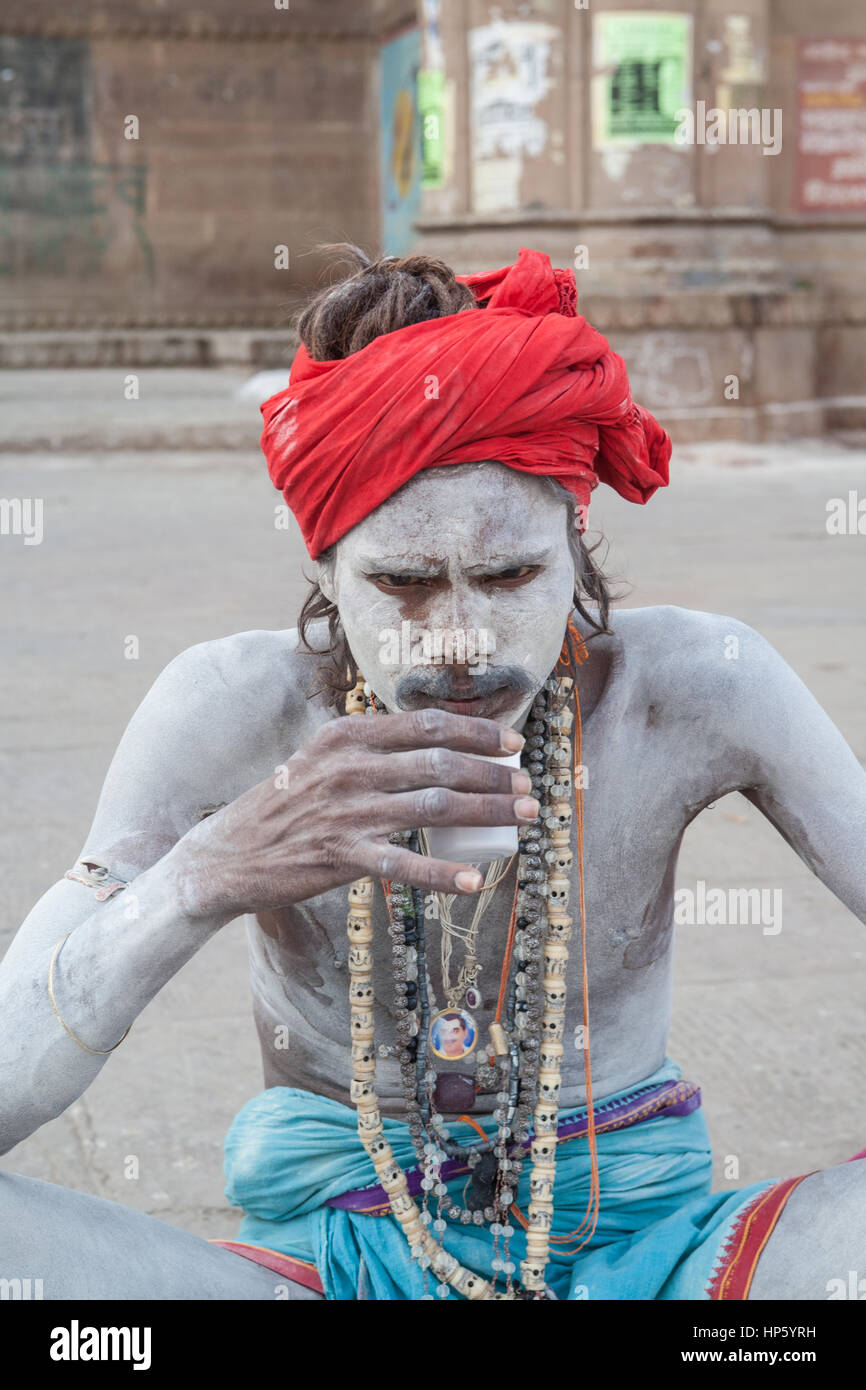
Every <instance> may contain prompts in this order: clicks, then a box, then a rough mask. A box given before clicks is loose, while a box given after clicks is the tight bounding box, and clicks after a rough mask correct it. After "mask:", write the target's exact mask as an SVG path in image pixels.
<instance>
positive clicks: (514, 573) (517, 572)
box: [486, 565, 539, 584]
mask: <svg viewBox="0 0 866 1390" xmlns="http://www.w3.org/2000/svg"><path fill="white" fill-rule="evenodd" d="M538 570H539V566H538V565H512V567H511V568H510V569H505V570H499V571H498V572H497V573H496V574H490V575H488V576H487V581H486V582H487V583H488V584H521V583H525V582H526V581H527V580H528V579H533V578H534V577H535V575H536V574H538Z"/></svg>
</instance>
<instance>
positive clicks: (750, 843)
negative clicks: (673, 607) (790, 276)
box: [0, 369, 866, 1236]
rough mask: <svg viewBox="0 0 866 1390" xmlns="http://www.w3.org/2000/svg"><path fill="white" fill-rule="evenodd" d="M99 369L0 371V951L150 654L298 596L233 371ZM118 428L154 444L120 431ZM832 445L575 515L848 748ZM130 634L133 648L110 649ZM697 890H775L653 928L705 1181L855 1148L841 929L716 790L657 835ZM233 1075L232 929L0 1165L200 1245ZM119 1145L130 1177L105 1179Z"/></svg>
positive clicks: (249, 1083)
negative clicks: (763, 915)
mask: <svg viewBox="0 0 866 1390" xmlns="http://www.w3.org/2000/svg"><path fill="white" fill-rule="evenodd" d="M125 375H128V373H126V372H125V371H124V370H121V369H118V370H117V371H100V372H89V373H86V372H67V373H60V372H20V373H11V372H10V373H5V374H3V375H2V376H0V419H2V424H0V450H3V452H0V472H2V477H0V497H2V498H7V499H9V498H41V499H43V501H44V513H43V517H44V521H43V525H44V535H43V539H42V542H41V544H38V545H25V544H24V538H23V536H21V535H14V534H10V535H5V534H4V535H0V584H2V593H3V596H4V611H5V623H4V634H3V659H2V663H0V718H2V726H0V764H2V772H3V782H2V785H3V788H4V794H3V797H2V801H0V821H2V839H0V843H2V859H0V862H2V871H3V881H4V889H5V891H4V894H3V903H2V918H0V947H2V948H3V949H5V946H6V944H7V943H8V941H9V939H10V937H11V935H12V934H13V933H14V931H15V930H16V928H17V926H18V924H19V922H20V921H21V919H22V918H23V917H24V916H25V915H26V913H27V911H28V910H29V909H30V907H31V906H32V905H33V903H34V902H35V901H36V899H37V898H38V896H39V894H40V893H41V892H42V891H44V889H45V888H47V887H48V886H49V885H50V884H51V883H52V882H53V881H54V880H55V879H56V878H58V877H59V876H61V875H62V873H63V871H64V870H65V869H66V868H67V867H68V866H69V865H70V864H71V863H72V862H73V860H74V859H75V857H76V855H77V853H78V850H79V848H80V846H81V843H82V841H83V839H84V836H85V833H86V830H87V827H88V824H89V821H90V816H91V813H92V810H93V807H94V804H95V801H96V797H97V794H98V791H99V787H100V784H101V781H102V778H103V776H104V773H105V770H106V768H107V765H108V761H109V759H110V756H111V753H112V751H113V749H114V747H115V745H116V743H117V740H118V738H119V736H120V734H121V732H122V730H123V728H124V726H125V724H126V721H127V720H128V718H129V716H130V715H131V713H132V711H133V710H134V708H135V707H136V705H137V703H138V702H139V700H140V699H141V698H142V696H143V695H144V693H145V692H146V690H147V689H148V687H149V685H150V684H151V682H152V680H153V679H154V677H155V676H156V675H157V673H158V672H159V671H160V669H161V668H162V667H163V666H164V665H165V664H166V662H168V661H169V660H170V659H171V658H172V657H173V656H174V655H175V654H176V653H177V652H178V651H180V650H181V649H182V648H184V647H187V646H189V645H191V644H192V643H194V642H199V641H202V640H204V639H207V638H211V637H216V636H219V635H222V634H225V633H229V632H235V631H240V630H243V629H248V628H276V627H287V626H292V625H293V623H294V621H295V617H296V614H297V611H298V607H299V604H300V601H301V599H302V597H303V595H304V594H305V592H306V584H305V581H304V579H303V576H302V572H301V569H302V560H303V556H304V552H303V549H302V546H301V542H300V539H299V536H298V534H297V532H295V531H294V530H293V531H292V532H291V533H286V532H285V531H278V530H276V529H275V528H274V524H273V517H274V505H275V502H276V501H277V500H278V499H277V498H276V495H275V494H274V493H273V491H272V489H271V487H270V484H269V482H268V480H267V477H266V475H265V471H264V466H263V462H262V460H261V457H260V455H259V454H258V452H257V448H256V439H257V435H258V429H259V417H258V412H257V410H256V406H255V402H254V401H251V400H249V399H247V400H238V399H237V398H236V397H235V395H234V392H235V389H236V387H237V386H238V384H239V383H240V382H241V381H242V380H243V377H242V375H241V374H239V373H235V372H229V371H222V372H210V373H204V372H191V371H184V370H176V371H162V372H141V373H140V374H139V375H140V378H141V380H140V388H141V395H140V397H139V399H138V400H137V401H125V400H123V395H122V389H123V379H124V376H125ZM136 412H138V413H137V414H136ZM147 440H151V441H156V442H157V443H158V444H159V447H158V448H155V449H153V448H152V449H148V450H145V449H141V448H140V445H141V444H142V443H143V442H147ZM4 441H5V442H4ZM856 442H857V441H855V440H853V439H848V440H847V441H843V440H841V439H839V438H834V439H830V440H824V441H817V440H807V441H804V442H801V443H798V444H796V445H780V446H775V447H772V448H768V447H759V446H754V445H741V444H708V445H703V446H688V447H683V448H681V449H679V450H677V451H676V452H675V456H674V466H673V484H672V486H671V488H670V489H669V490H668V492H667V493H665V494H659V495H658V496H657V497H656V498H654V499H653V501H652V503H651V504H650V506H648V507H647V508H646V509H643V508H637V507H632V506H630V505H629V504H627V503H624V502H622V501H620V499H619V498H617V497H615V496H612V495H610V494H606V492H605V489H603V488H600V489H599V490H598V492H597V493H596V497H595V501H594V503H593V510H592V520H593V526H594V527H595V528H596V529H601V530H604V532H605V533H606V534H607V535H608V537H609V541H610V553H609V557H608V561H607V569H608V571H609V573H611V574H612V575H614V576H615V577H616V576H621V577H625V578H627V579H628V581H629V583H630V585H631V590H630V593H629V594H628V597H627V598H626V599H625V600H624V602H625V603H626V604H627V605H628V606H643V605H647V604H657V603H676V604H681V605H682V606H684V607H687V608H696V609H708V610H712V611H715V612H720V613H725V614H729V615H732V616H734V617H737V618H740V619H742V620H744V621H745V622H747V623H750V624H752V625H753V626H754V627H756V628H757V629H758V630H759V631H760V632H761V633H763V634H764V635H765V636H766V637H767V638H768V639H769V640H770V641H771V642H772V643H773V644H774V645H775V646H776V647H777V648H778V649H779V650H780V651H781V652H782V654H783V655H784V656H785V658H786V659H787V660H788V661H789V662H790V663H791V665H792V666H793V667H794V668H795V670H796V671H797V672H798V673H799V675H800V676H801V677H802V678H803V679H804V680H805V681H806V683H807V685H809V687H810V688H811V689H812V690H813V692H814V693H815V695H816V696H817V697H818V699H819V700H820V701H821V703H822V704H823V705H824V707H825V708H826V709H827V710H828V712H829V713H830V715H831V716H832V718H833V719H834V720H835V721H836V723H837V724H838V725H839V727H840V728H841V730H842V732H843V733H844V734H845V736H846V737H847V739H848V741H849V742H850V744H851V745H852V747H853V748H854V750H855V752H856V753H857V755H858V756H859V757H860V759H861V761H863V760H864V759H866V582H864V575H866V535H863V536H858V535H842V536H830V535H828V533H827V529H826V524H825V523H826V505H827V502H828V500H829V499H831V498H836V497H839V498H845V499H847V497H848V494H849V492H850V491H852V490H853V491H855V492H857V494H858V497H859V498H866V449H860V450H858V449H857V448H856V447H854V445H855V444H856ZM862 442H863V441H861V443H862ZM309 568H310V566H309V564H308V565H307V569H308V570H309ZM130 637H137V638H138V643H139V656H138V658H137V659H127V657H126V656H125V650H128V648H129V645H130V644H129V643H128V642H127V639H128V638H130ZM796 755H797V750H796V749H792V750H791V756H792V757H796ZM864 848H866V847H864ZM698 880H703V881H704V882H705V883H706V884H707V885H708V886H709V887H721V888H723V889H724V888H728V887H736V888H762V887H765V888H770V889H775V888H780V889H781V890H782V893H783V906H784V913H783V925H782V930H781V931H779V932H778V933H777V934H768V933H765V932H764V931H763V930H762V927H761V926H760V925H758V924H756V925H751V926H748V925H746V926H726V927H710V926H682V927H679V928H677V932H678V964H677V975H676V1000H675V1022H674V1028H673V1033H672V1036H671V1041H670V1047H669V1052H670V1055H671V1056H672V1057H674V1058H675V1059H676V1060H678V1061H679V1062H680V1064H681V1065H682V1067H683V1069H684V1071H685V1074H686V1075H687V1076H689V1077H693V1078H695V1079H696V1080H698V1081H699V1082H700V1083H701V1085H702V1086H703V1091H704V1102H705V1106H706V1111H707V1115H708V1118H709V1122H710V1129H711V1132H712V1135H713V1140H714V1148H715V1151H716V1156H717V1182H718V1185H720V1186H736V1185H738V1184H743V1183H748V1182H751V1181H752V1180H753V1179H756V1178H760V1177H771V1176H783V1175H787V1174H793V1173H799V1172H803V1171H808V1170H811V1169H813V1168H816V1167H820V1166H824V1165H828V1164H832V1163H835V1162H840V1161H841V1160H843V1159H845V1158H847V1157H848V1156H850V1154H852V1153H853V1152H854V1151H855V1150H857V1149H859V1148H862V1147H863V1146H864V1145H866V1102H864V1100H863V1085H862V1080H863V1075H864V1069H866V927H864V926H863V925H861V924H860V923H859V922H858V921H856V919H855V918H854V917H853V916H852V915H851V913H850V912H848V910H847V909H846V908H845V907H843V906H842V905H841V904H840V903H839V902H837V901H836V899H834V898H833V896H832V895H831V894H830V893H829V891H828V890H826V889H825V888H824V887H823V885H822V884H821V883H820V882H818V881H817V880H816V879H815V878H814V877H813V876H812V874H811V873H810V871H809V870H808V869H807V868H806V866H805V865H804V864H803V863H801V861H800V860H799V859H798V858H797V856H796V855H795V854H794V853H793V851H792V850H790V849H789V848H788V846H787V845H786V844H785V843H784V842H783V841H782V839H781V838H780V837H779V835H778V834H777V833H776V832H775V831H774V830H773V828H772V827H771V826H770V825H769V824H768V823H767V822H765V821H764V820H763V819H762V817H761V816H760V814H759V813H758V812H756V811H755V810H753V809H752V808H751V806H749V805H748V804H747V803H746V802H745V801H744V800H743V799H742V798H741V797H739V796H730V797H726V798H724V799H723V800H722V801H720V802H719V803H718V804H717V805H716V806H715V807H714V808H712V809H710V810H708V811H707V812H705V813H704V814H703V815H702V816H701V817H700V818H699V820H698V821H697V822H696V823H695V824H694V825H693V826H692V827H691V829H690V830H689V832H688V834H687V836H686V839H685V842H684V846H683V851H682V855H681V858H680V865H679V872H678V884H679V885H680V886H682V887H692V888H694V887H695V885H696V883H697V881H698ZM260 1086H261V1075H260V1069H259V1062H258V1056H257V1047H256V1041H255V1036H254V1032H253V1026H252V1021H251V1016H250V1008H249V989H248V984H247V978H246V963H245V946H244V938H243V932H242V929H241V928H240V927H239V925H238V924H234V925H232V926H231V927H229V928H227V929H225V930H224V931H223V932H221V933H220V934H219V936H218V937H217V938H215V939H214V940H213V942H212V943H211V944H210V945H209V946H208V947H207V948H205V949H204V950H203V951H202V952H200V953H199V955H198V956H196V957H195V958H194V959H193V960H192V961H191V962H190V963H189V964H188V965H187V966H186V968H185V969H184V970H183V971H182V972H181V973H180V975H179V976H178V977H176V978H175V980H173V981H172V983H171V984H170V985H169V986H168V987H167V988H166V989H165V990H163V992H162V993H161V994H160V995H159V996H158V998H157V999H156V1000H155V1001H154V1002H153V1003H152V1004H151V1006H150V1007H149V1008H148V1009H147V1010H146V1012H145V1013H144V1014H143V1015H142V1016H141V1018H140V1019H139V1020H138V1021H137V1022H136V1023H135V1025H134V1027H133V1030H132V1033H131V1034H130V1037H129V1039H128V1041H127V1042H126V1043H125V1044H124V1046H123V1047H122V1048H121V1049H120V1050H119V1051H118V1052H117V1054H116V1055H115V1056H113V1057H112V1058H111V1059H110V1060H109V1062H108V1063H107V1065H106V1066H105V1068H104V1069H103V1072H102V1074H101V1076H100V1077H99V1079H98V1080H97V1082H96V1083H95V1084H94V1086H92V1087H91V1089H90V1090H89V1091H88V1092H87V1093H86V1094H85V1096H84V1097H83V1098H82V1099H81V1100H80V1101H79V1102H77V1103H76V1104H75V1105H73V1106H71V1107H70V1109H69V1110H68V1111H67V1112H66V1113H65V1114H64V1115H62V1116H61V1117H60V1118H59V1119H57V1120H55V1121H53V1122H52V1123H51V1124H49V1125H46V1126H45V1127H44V1128H43V1129H42V1130H40V1131H39V1132H38V1133H36V1134H35V1135H33V1136H32V1137H31V1138H29V1139H28V1140H27V1141H26V1142H25V1143H23V1144H21V1145H19V1146H18V1147H17V1148H16V1149H14V1150H13V1151H12V1152H10V1153H9V1154H7V1155H5V1157H3V1159H2V1160H0V1165H2V1167H3V1168H6V1169H9V1170H12V1171H18V1172H21V1173H24V1174H29V1175H32V1176H36V1177H42V1178H47V1179H49V1180H51V1181H54V1182H59V1183H63V1184H66V1185H68V1186H71V1187H76V1188H80V1189H82V1190H84V1191H87V1192H92V1193H96V1194H99V1195H103V1196H106V1197H110V1198H112V1199H114V1200H116V1201H121V1202H125V1203H127V1204H129V1205H131V1206H135V1207H138V1208H141V1209H143V1210H146V1211H149V1212H153V1213H155V1214H157V1215H159V1216H161V1217H163V1218H164V1219H166V1220H168V1221H170V1222H172V1223H174V1224H177V1225H180V1226H184V1227H186V1228H188V1229H189V1230H192V1231H196V1232H198V1233H200V1234H202V1235H206V1236H220V1235H221V1236H230V1235H232V1234H234V1232H235V1230H236V1224H237V1214H236V1213H234V1212H233V1211H232V1209H231V1208H229V1207H228V1205H227V1203H226V1202H225V1199H224V1197H223V1183H222V1158H221V1145H222V1139H223V1135H224V1133H225V1130H226V1127H227V1125H228V1124H229V1122H230V1120H231V1118H232V1116H233V1115H234V1113H235V1112H236V1111H237V1109H238V1108H239V1107H240V1106H241V1105H242V1104H243V1102H244V1101H245V1100H246V1099H247V1098H248V1097H249V1096H251V1095H252V1094H253V1093H254V1092H256V1091H257V1090H258V1089H260ZM129 1154H135V1155H137V1156H138V1158H139V1161H140V1177H139V1179H138V1180H129V1179H127V1178H125V1177H124V1162H125V1159H126V1156H127V1155H129ZM732 1160H733V1161H732ZM737 1165H738V1171H737ZM734 1175H735V1176H734Z"/></svg>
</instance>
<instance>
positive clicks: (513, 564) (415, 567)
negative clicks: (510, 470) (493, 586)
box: [358, 548, 551, 579]
mask: <svg viewBox="0 0 866 1390" xmlns="http://www.w3.org/2000/svg"><path fill="white" fill-rule="evenodd" d="M550 553H551V551H550V548H548V549H546V550H542V551H538V552H534V553H532V554H529V555H527V554H525V553H523V554H520V553H518V554H508V555H491V556H490V558H489V559H488V560H486V561H484V562H482V563H480V564H477V565H467V567H466V573H467V574H472V575H484V574H495V573H497V572H498V571H499V570H502V569H520V568H522V566H524V565H540V564H543V563H544V561H545V560H547V559H548V558H549V556H550ZM358 562H359V564H360V565H361V568H362V569H364V570H366V571H367V572H368V573H369V574H398V575H400V576H402V577H404V578H419V579H435V578H436V576H437V575H440V574H442V573H444V571H445V569H446V568H447V563H446V561H444V560H443V561H442V562H441V563H440V564H438V565H419V564H407V563H406V559H405V557H403V556H401V557H398V556H395V557H394V558H393V559H392V560H388V559H387V558H384V557H383V556H380V555H377V556H374V555H359V557H358Z"/></svg>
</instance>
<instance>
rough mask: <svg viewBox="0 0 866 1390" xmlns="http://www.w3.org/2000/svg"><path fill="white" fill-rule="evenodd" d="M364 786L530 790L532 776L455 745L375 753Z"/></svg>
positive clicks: (505, 791) (394, 789)
mask: <svg viewBox="0 0 866 1390" xmlns="http://www.w3.org/2000/svg"><path fill="white" fill-rule="evenodd" d="M365 785H367V786H369V787H370V788H373V787H375V789H376V790H377V791H386V792H401V791H414V790H416V789H417V788H421V787H431V786H443V787H451V788H452V789H453V790H454V791H461V792H498V793H500V794H501V795H507V794H508V793H509V792H511V793H514V792H523V793H527V792H530V791H531V790H532V778H531V777H530V776H529V773H528V772H524V771H523V769H522V768H513V767H507V766H506V765H505V764H503V763H488V762H485V761H484V760H483V759H482V758H472V757H470V756H469V755H468V754H467V753H456V752H455V751H454V750H453V749H452V748H439V747H436V748H415V749H413V750H412V751H411V752H409V753H388V754H386V755H381V756H377V755H372V756H371V757H369V758H368V759H367V760H366V766H365Z"/></svg>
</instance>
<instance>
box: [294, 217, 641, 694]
mask: <svg viewBox="0 0 866 1390" xmlns="http://www.w3.org/2000/svg"><path fill="white" fill-rule="evenodd" d="M316 249H317V250H318V251H324V252H330V253H334V254H336V255H338V256H339V258H340V260H342V261H343V262H348V264H349V265H350V267H351V268H352V269H351V273H350V274H349V275H348V276H347V277H346V278H345V279H343V280H339V281H337V282H336V283H335V284H332V285H328V286H326V287H325V288H324V289H323V290H320V291H319V292H318V294H316V295H315V297H314V298H313V299H312V300H311V301H310V303H309V304H308V305H307V306H306V308H304V309H303V310H302V311H301V313H300V314H299V316H298V318H297V321H296V327H297V332H298V336H299V338H300V340H301V342H302V343H303V344H304V346H305V347H306V349H307V352H308V353H309V354H310V356H311V357H312V358H313V359H314V360H315V361H332V360H333V359H334V358H338V357H348V356H349V354H350V353H352V352H359V351H360V349H361V348H363V347H366V346H367V344H368V343H371V342H372V341H373V339H374V338H378V337H379V336H380V335H381V334H383V333H393V332H395V331H396V330H397V329H399V328H406V327H408V326H409V324H412V323H421V322H423V321H424V320H425V319H437V318H443V317H445V316H446V315H448V314H459V313H463V312H464V311H468V310H472V311H477V310H478V309H479V308H480V307H482V306H479V305H478V304H477V303H476V301H475V297H474V295H473V293H472V291H471V290H470V289H469V287H468V285H462V284H461V283H460V281H459V280H458V279H457V278H456V276H455V274H454V271H453V270H452V269H451V267H450V266H448V265H446V264H445V262H444V261H438V260H436V259H434V257H432V256H380V257H379V258H378V259H377V260H373V261H371V260H370V259H369V257H368V256H367V255H365V253H364V252H363V251H362V250H361V249H360V248H359V247H357V246H354V245H352V244H351V243H350V242H335V243H331V244H328V245H321V246H318V247H317V248H316ZM538 481H539V482H541V483H544V484H545V485H546V486H547V488H548V489H549V490H550V491H552V492H553V493H554V495H555V496H557V497H559V498H561V499H562V500H563V501H564V502H565V503H566V504H567V505H568V507H569V517H568V521H569V526H568V537H569V545H570V546H571V550H572V555H573V558H574V562H575V576H576V579H575V588H574V608H575V610H576V611H577V612H578V613H579V614H580V616H581V617H582V618H583V619H584V620H585V622H586V623H587V624H588V625H589V627H590V629H591V636H590V639H589V640H591V638H592V636H600V635H601V634H603V633H604V634H609V633H610V627H609V626H608V619H609V616H610V606H611V602H612V600H613V597H614V595H612V594H611V591H610V588H609V585H608V582H607V580H606V578H605V576H604V573H603V572H602V570H601V568H600V567H599V566H598V565H597V564H596V562H595V561H594V560H593V558H592V556H593V553H594V551H595V550H597V549H598V547H599V545H601V544H603V538H599V540H598V541H596V542H595V544H594V545H586V543H585V542H584V540H583V537H582V536H581V535H579V534H578V532H577V530H576V529H575V508H576V502H575V498H574V496H573V494H572V493H570V492H569V491H568V490H567V489H566V488H564V487H563V486H562V484H561V483H558V482H557V481H556V479H555V478H547V477H544V478H539V479H538ZM335 553H336V544H335V545H333V546H330V547H329V548H328V549H327V550H325V551H323V552H322V554H321V555H320V556H319V560H320V562H321V563H323V564H324V565H331V564H333V561H334V557H335ZM310 583H311V588H310V593H309V594H308V595H307V598H306V600H305V602H304V605H303V607H302V609H301V612H300V616H299V617H298V636H299V637H300V639H301V641H302V642H303V644H304V646H305V647H306V648H307V650H308V651H310V652H316V653H318V654H319V655H322V656H325V657H327V658H328V660H327V662H326V663H325V664H323V665H322V666H321V667H320V668H319V673H320V675H321V676H322V679H323V682H324V687H325V690H324V693H325V694H326V695H327V697H328V700H329V703H330V704H331V705H333V706H334V707H335V708H337V709H338V710H342V706H343V698H344V696H345V695H346V693H347V692H348V691H349V690H351V689H352V687H353V685H354V684H355V660H354V658H353V656H352V653H351V651H350V649H349V644H348V642H347V640H346V635H345V633H344V632H343V628H342V624H341V623H340V615H339V611H338V609H337V605H336V604H335V603H331V602H330V601H329V600H328V599H327V598H326V597H325V595H324V594H323V593H322V590H321V589H320V587H319V585H318V583H317V582H316V581H315V580H311V581H310ZM585 599H586V600H589V601H590V602H591V603H595V604H597V606H598V616H597V617H594V616H593V615H592V614H591V613H589V612H587V610H586V608H585V607H584V600H585ZM320 620H325V621H327V624H328V638H329V644H328V646H327V647H326V648H324V649H321V648H317V647H312V646H311V645H310V642H309V640H308V632H309V629H310V627H311V625H312V624H313V623H314V622H317V621H320ZM314 693H318V692H314Z"/></svg>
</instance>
